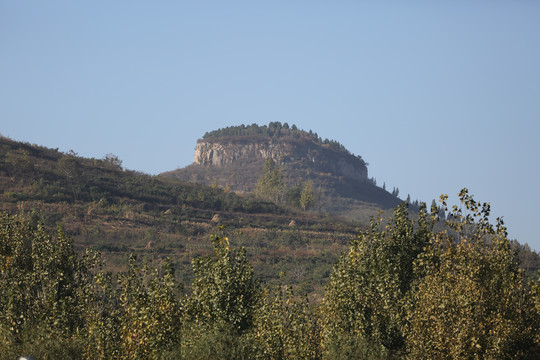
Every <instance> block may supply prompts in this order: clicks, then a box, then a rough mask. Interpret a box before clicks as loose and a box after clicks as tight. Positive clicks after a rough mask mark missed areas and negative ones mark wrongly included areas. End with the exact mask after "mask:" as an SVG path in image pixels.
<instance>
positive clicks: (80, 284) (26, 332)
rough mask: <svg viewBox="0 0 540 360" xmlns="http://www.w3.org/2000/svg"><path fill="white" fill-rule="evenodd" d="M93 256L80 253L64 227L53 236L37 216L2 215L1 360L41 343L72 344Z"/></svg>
mask: <svg viewBox="0 0 540 360" xmlns="http://www.w3.org/2000/svg"><path fill="white" fill-rule="evenodd" d="M96 256H97V254H95V253H94V252H91V251H88V252H87V253H86V255H85V256H84V257H79V256H78V255H77V254H76V253H75V251H74V248H73V241H72V240H71V238H69V237H68V236H66V234H65V233H64V231H63V230H62V228H60V227H59V228H58V231H57V233H56V235H55V236H51V235H50V234H49V233H48V231H47V230H46V229H45V227H44V225H43V223H42V221H41V220H40V218H39V216H37V215H36V214H33V215H31V216H27V215H17V216H12V215H9V214H7V213H1V214H0V358H2V356H7V357H9V356H13V357H14V356H15V354H16V353H14V352H16V351H25V349H29V348H31V347H32V346H34V345H35V344H36V343H40V342H41V343H43V344H47V343H48V342H49V341H51V342H53V343H55V344H56V345H55V346H58V347H59V348H63V349H65V350H66V351H67V349H71V348H72V345H73V344H74V343H75V341H72V340H73V339H75V340H76V338H74V334H77V333H79V332H81V331H83V330H84V316H83V310H84V305H85V303H84V301H83V299H84V297H83V294H84V293H85V292H87V289H88V288H89V287H90V285H91V283H90V280H91V274H90V271H91V269H92V268H93V267H94V265H95V264H96ZM50 351H52V350H50ZM59 351H60V350H59ZM10 354H11V355H10ZM61 354H65V352H64V353H62V352H61V351H60V352H58V353H56V356H62V355H61ZM19 355H20V353H19ZM41 355H43V356H40V357H43V358H45V355H46V354H44V353H43V352H41ZM48 356H50V355H48ZM79 356H80V354H79Z"/></svg>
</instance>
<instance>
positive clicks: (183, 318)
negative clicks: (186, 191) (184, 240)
mask: <svg viewBox="0 0 540 360" xmlns="http://www.w3.org/2000/svg"><path fill="white" fill-rule="evenodd" d="M459 198H460V204H458V205H455V206H453V207H450V206H449V205H447V203H446V202H447V197H446V196H441V199H440V207H437V206H434V207H432V208H431V209H430V210H429V211H428V209H426V206H425V205H421V207H420V211H419V213H418V214H417V216H414V217H413V216H410V214H409V213H408V209H407V206H406V204H402V205H400V206H399V207H398V208H397V209H396V210H395V211H394V213H393V215H392V217H391V218H390V219H389V220H387V221H383V220H382V219H380V218H374V219H372V221H371V224H370V226H369V227H368V228H367V229H366V230H363V231H361V232H360V233H359V234H358V235H357V236H356V237H354V238H353V239H351V242H350V244H349V246H348V249H347V251H345V252H344V253H343V254H342V255H341V257H339V259H338V260H337V262H336V263H335V264H334V266H333V269H332V271H331V274H330V279H329V281H328V282H327V284H326V286H325V288H324V294H323V298H322V301H320V302H318V303H314V302H310V301H309V300H308V299H307V298H306V297H305V296H300V295H299V294H297V293H295V292H294V289H293V288H292V287H291V286H289V285H288V284H287V283H285V282H284V283H281V284H277V285H273V286H269V285H268V284H266V283H265V282H263V281H261V280H260V279H259V278H258V277H257V276H256V275H255V271H254V267H253V266H252V264H251V263H250V261H249V260H248V257H247V254H246V250H245V248H243V247H238V246H236V244H235V239H234V237H232V236H230V235H229V236H227V234H226V233H225V230H226V229H223V228H222V229H221V230H218V231H217V232H216V233H215V234H213V235H212V236H211V237H210V239H209V240H208V241H210V242H211V245H212V248H213V251H212V253H211V254H209V255H207V256H197V257H195V258H193V260H192V263H191V267H192V271H193V273H194V277H193V280H192V282H191V284H184V283H182V282H179V281H178V278H177V277H176V276H175V267H174V266H173V264H174V261H175V259H174V258H170V259H168V260H167V261H165V262H164V263H163V264H162V265H161V266H159V267H154V266H151V265H150V264H148V263H146V262H145V261H143V260H141V259H138V258H137V257H136V256H131V257H130V259H129V266H128V269H127V270H126V271H122V272H117V273H113V272H111V271H108V270H106V269H104V268H103V261H102V259H101V256H100V253H99V252H98V251H96V250H92V249H87V250H86V251H84V252H82V253H80V252H77V251H75V249H74V246H73V240H72V238H71V237H70V236H68V235H67V234H66V233H65V231H64V230H63V228H62V226H59V227H58V228H57V229H56V230H55V231H51V229H49V228H48V227H46V226H45V225H44V224H43V221H42V219H41V218H40V216H39V215H38V214H36V213H31V212H20V213H18V214H10V213H7V212H3V213H2V214H1V216H0V237H1V239H2V242H1V247H0V359H14V358H17V356H20V355H23V354H26V355H29V356H32V357H35V358H36V359H59V358H64V359H112V358H115V359H536V358H538V356H539V352H538V349H539V345H540V282H539V280H538V278H537V277H527V276H525V271H524V270H523V269H522V268H521V267H520V260H519V257H518V253H517V251H516V249H515V247H514V246H512V243H511V241H510V240H509V239H508V234H507V231H506V228H505V226H504V223H503V221H502V219H500V218H498V219H496V220H495V221H490V205H489V204H488V203H481V202H478V201H476V200H475V199H474V198H473V196H472V195H470V194H469V193H468V191H467V190H466V189H463V190H462V191H461V192H460V194H459ZM441 209H443V210H444V211H445V212H446V213H447V214H448V215H447V216H446V217H445V218H442V217H441V216H440V214H441Z"/></svg>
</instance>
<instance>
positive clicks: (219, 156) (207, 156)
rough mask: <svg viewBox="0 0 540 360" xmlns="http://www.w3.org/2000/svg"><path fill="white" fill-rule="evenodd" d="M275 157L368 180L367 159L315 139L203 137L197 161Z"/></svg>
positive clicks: (224, 163)
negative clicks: (215, 138) (278, 139)
mask: <svg viewBox="0 0 540 360" xmlns="http://www.w3.org/2000/svg"><path fill="white" fill-rule="evenodd" d="M268 157H271V158H272V159H273V160H274V161H275V162H276V163H278V164H285V163H289V164H290V163H298V164H299V165H300V164H301V165H302V166H303V167H306V168H311V169H312V170H313V171H316V172H319V173H331V174H333V175H335V176H343V177H345V178H349V179H354V180H359V181H365V180H367V178H368V173H367V167H366V164H365V162H364V161H363V160H362V158H361V157H359V156H354V155H351V154H350V153H348V152H346V151H338V150H335V149H332V148H331V147H329V146H326V145H324V144H317V143H314V142H311V141H300V140H285V141H283V140H280V141H272V140H271V139H266V138H261V139H253V138H252V139H251V141H246V139H237V140H234V139H227V141H215V140H213V141H205V140H199V141H198V143H197V147H196V148H195V156H194V158H193V162H194V164H199V165H214V166H227V165H232V164H240V163H250V162H254V161H260V160H264V159H266V158H268Z"/></svg>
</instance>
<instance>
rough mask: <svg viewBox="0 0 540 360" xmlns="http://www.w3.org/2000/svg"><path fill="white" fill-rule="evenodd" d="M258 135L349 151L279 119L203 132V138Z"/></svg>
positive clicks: (338, 144) (336, 143) (331, 141)
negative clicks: (261, 123) (313, 143)
mask: <svg viewBox="0 0 540 360" xmlns="http://www.w3.org/2000/svg"><path fill="white" fill-rule="evenodd" d="M254 135H260V136H264V137H270V138H274V139H278V138H291V139H307V140H310V141H314V142H316V143H318V144H325V145H327V146H329V147H330V148H332V149H334V150H339V151H343V152H346V153H349V152H348V150H347V149H346V148H345V146H343V145H342V144H340V143H339V142H337V141H335V140H329V139H324V140H323V139H322V138H321V137H320V136H319V135H318V134H317V133H316V132H313V131H312V130H309V132H308V131H305V130H300V129H298V128H297V127H296V125H294V124H293V125H292V126H289V124H287V123H285V124H281V123H280V122H279V121H275V122H271V123H270V124H268V125H262V126H259V125H257V124H251V125H247V126H246V125H243V124H242V125H239V126H229V127H226V128H223V129H218V130H213V131H210V132H207V133H205V134H204V136H203V139H205V140H209V139H216V138H227V137H244V136H254Z"/></svg>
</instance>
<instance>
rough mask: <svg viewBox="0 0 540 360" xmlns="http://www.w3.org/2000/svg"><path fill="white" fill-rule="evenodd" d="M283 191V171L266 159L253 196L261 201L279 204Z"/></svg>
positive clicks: (269, 159)
mask: <svg viewBox="0 0 540 360" xmlns="http://www.w3.org/2000/svg"><path fill="white" fill-rule="evenodd" d="M284 189H285V183H284V180H283V170H282V169H281V167H279V166H278V165H277V164H276V163H275V162H274V160H273V159H272V158H271V157H268V158H266V160H265V162H264V167H263V170H262V174H261V177H260V178H259V181H258V182H257V187H256V189H255V194H256V195H257V196H258V197H260V198H262V199H265V200H269V201H273V202H275V203H279V202H280V201H281V199H282V197H283V193H284Z"/></svg>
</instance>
